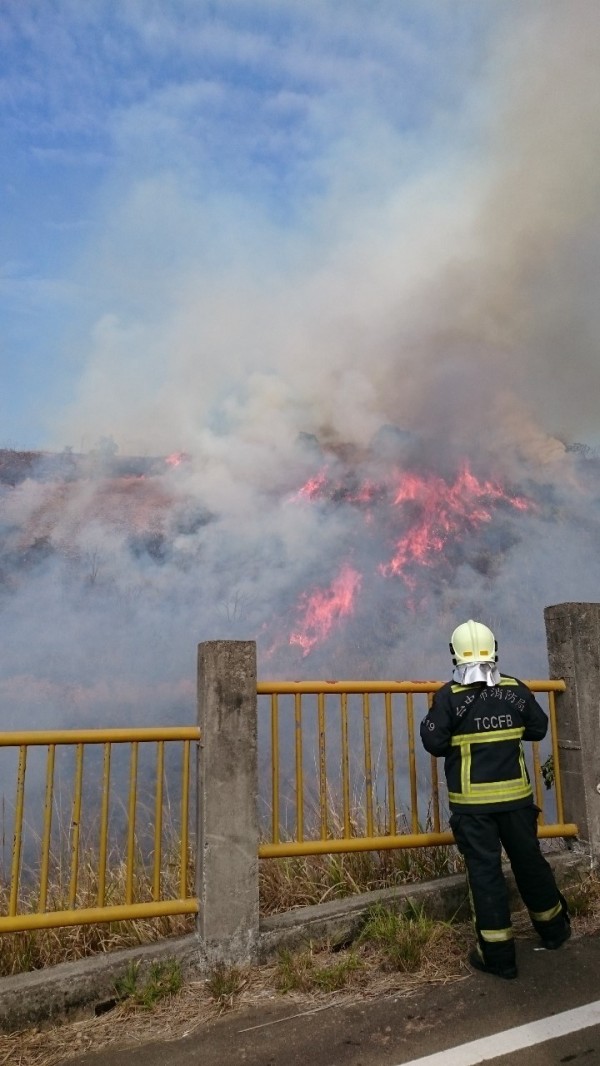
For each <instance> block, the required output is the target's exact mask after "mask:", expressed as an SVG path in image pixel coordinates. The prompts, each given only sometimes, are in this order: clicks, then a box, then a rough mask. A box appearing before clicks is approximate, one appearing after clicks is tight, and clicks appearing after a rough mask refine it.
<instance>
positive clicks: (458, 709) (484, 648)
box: [421, 619, 571, 978]
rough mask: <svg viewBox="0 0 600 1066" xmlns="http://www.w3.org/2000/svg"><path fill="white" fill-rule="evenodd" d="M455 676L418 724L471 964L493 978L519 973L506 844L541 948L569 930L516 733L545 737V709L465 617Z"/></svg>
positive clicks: (455, 646)
mask: <svg viewBox="0 0 600 1066" xmlns="http://www.w3.org/2000/svg"><path fill="white" fill-rule="evenodd" d="M450 653H451V655H452V662H453V663H454V671H453V675H452V681H450V682H448V683H447V684H445V685H444V686H443V687H442V688H441V689H440V690H439V691H438V692H436V694H435V696H434V698H433V702H432V705H431V708H430V710H429V712H428V714H427V716H426V718H424V720H423V722H422V723H421V740H422V741H423V745H424V747H425V748H426V750H427V751H428V752H430V753H431V755H435V756H442V755H443V756H444V757H445V773H446V781H447V784H448V800H449V805H450V811H451V817H450V827H451V829H452V831H453V833H454V838H455V840H456V844H457V846H458V849H459V851H460V853H461V855H462V856H463V858H464V860H465V865H466V868H467V880H468V884H469V897H470V901H471V908H472V912H473V921H474V925H475V931H476V934H477V946H476V949H475V950H474V951H473V952H471V954H470V956H469V962H470V964H471V965H472V966H474V967H475V968H476V969H477V970H483V971H485V972H486V973H491V974H494V975H496V976H498V977H505V978H513V977H516V976H517V965H516V955H515V945H514V940H513V931H512V927H511V920H510V909H509V903H508V890H507V885H506V882H505V880H504V875H503V872H502V865H501V851H502V848H504V851H505V852H506V855H507V856H508V859H509V861H510V864H511V867H512V870H513V873H514V876H515V881H516V883H517V887H518V889H519V892H520V894H521V897H522V899H523V902H524V903H525V905H526V907H527V909H528V911H529V916H530V919H531V922H532V924H533V926H534V928H535V930H536V932H537V933H538V934H539V935H540V937H541V939H542V943H543V945H544V947H545V948H549V949H554V948H559V947H560V946H561V944H563V943H564V942H565V940H567V939H568V938H569V936H570V935H571V926H570V920H569V913H568V909H567V904H566V901H565V899H564V898H563V896H562V895H561V894H560V892H559V890H558V888H557V885H556V881H555V880H554V874H553V872H552V868H551V867H550V865H549V863H548V862H547V861H546V859H545V858H544V856H543V855H542V853H541V851H540V846H539V843H538V839H537V818H538V814H539V808H538V807H536V806H535V805H534V802H533V789H532V787H531V783H530V780H529V775H528V772H527V767H526V765H525V757H524V753H523V746H522V743H521V742H522V741H523V740H542V738H543V737H544V736H545V735H546V731H547V728H548V717H547V715H546V714H545V712H544V711H543V710H542V708H541V707H540V705H539V703H538V702H537V700H536V699H535V698H534V696H533V693H532V692H531V690H530V689H529V688H527V686H526V685H524V684H523V682H522V681H519V680H518V679H517V678H516V677H508V676H507V675H506V674H501V673H500V671H499V669H498V666H497V663H498V644H497V641H496V640H495V638H494V634H493V633H492V631H491V630H490V629H488V627H487V626H486V625H484V624H483V623H482V622H474V621H473V620H472V619H470V620H469V621H468V622H464V623H463V624H462V625H459V626H457V628H456V629H455V630H454V632H453V634H452V639H451V642H450Z"/></svg>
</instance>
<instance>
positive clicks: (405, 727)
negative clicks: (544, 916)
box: [257, 681, 578, 858]
mask: <svg viewBox="0 0 600 1066" xmlns="http://www.w3.org/2000/svg"><path fill="white" fill-rule="evenodd" d="M442 684H443V682H441V681H440V682H436V681H422V682H415V681H371V682H369V681H298V682H296V681H265V682H260V683H259V684H258V685H257V693H258V696H259V698H260V697H264V696H268V697H270V729H269V734H270V745H271V789H270V797H269V799H270V809H271V819H270V820H271V839H270V842H268V843H263V844H262V845H261V846H260V848H259V856H260V857H261V858H275V857H283V856H291V855H317V854H330V853H341V852H352V851H379V850H387V849H391V848H414V847H431V846H435V845H440V844H445V845H447V844H452V843H453V841H454V837H453V835H452V833H451V832H450V830H449V829H444V828H443V824H444V821H445V819H444V817H443V815H444V813H445V812H443V810H442V794H443V789H444V788H445V786H444V785H443V784H441V783H440V777H439V775H438V761H437V759H435V758H434V757H432V756H427V755H425V753H424V752H423V751H422V749H421V745H420V744H417V742H416V729H415V700H416V699H418V700H419V701H420V702H421V703H422V714H421V717H423V716H424V714H425V712H426V710H427V706H428V704H429V703H430V702H431V699H432V697H433V694H434V693H435V692H436V691H437V690H438V689H439V688H441V686H442ZM527 684H528V686H529V688H531V689H532V690H533V691H534V692H536V693H546V694H547V700H548V713H549V720H550V730H549V735H550V743H551V755H552V763H553V774H554V786H553V791H552V797H553V803H554V809H555V815H556V818H555V820H554V821H551V822H549V821H548V819H547V809H548V807H549V806H550V803H549V801H548V799H547V792H546V789H545V786H544V782H543V779H542V766H541V761H540V746H539V744H533V745H531V748H532V753H531V774H532V781H533V787H534V794H535V801H536V803H537V806H538V807H539V808H540V811H541V813H540V818H539V825H538V835H539V836H540V837H574V836H577V832H578V829H577V826H576V825H574V824H573V823H565V821H564V811H563V797H562V786H561V780H560V765H559V759H558V737H557V727H556V707H555V694H556V693H557V692H563V691H564V690H565V684H564V682H563V681H528V682H527ZM307 697H314V698H316V700H315V699H312V700H310V701H309V700H308V699H307ZM353 698H354V703H353V707H352V713H351V709H350V706H349V702H350V700H352V699H353ZM402 698H403V699H404V713H402V709H399V708H398V703H399V702H400V700H401V699H402ZM374 701H376V702H377V703H378V706H377V708H375V707H374ZM307 702H310V707H309V708H308V710H307ZM259 703H260V699H259ZM333 703H337V713H336V711H335V708H334V710H333V713H332V704H333ZM282 704H284V706H283V707H282ZM334 716H335V718H336V719H337V721H336V722H334V721H333V717H334ZM307 719H310V721H311V725H312V735H311V736H310V738H307V735H306V734H307V725H306V723H307ZM375 719H377V721H378V725H377V729H376V730H375V732H376V734H377V735H376V737H374V726H375ZM282 720H283V727H282ZM351 724H352V725H353V727H354V729H353V732H354V734H355V736H356V740H357V744H356V745H354V746H353V745H352V744H351V740H350V733H351ZM328 727H329V728H328ZM334 727H335V733H334V732H333V729H334ZM284 737H285V738H286V739H287V748H288V749H290V750H289V751H288V762H289V763H290V764H291V765H293V772H292V773H291V776H290V778H289V780H288V785H287V788H288V790H287V791H286V793H285V795H284V805H285V809H286V810H285V816H283V812H282V776H283V773H284V767H283V766H282V746H283V739H284ZM290 737H291V738H292V739H291V740H290ZM374 739H375V743H376V746H377V749H378V754H377V759H376V764H377V765H376V766H375V765H374V755H373V752H374ZM356 746H359V747H360V748H361V749H362V750H361V751H360V753H359V758H358V759H356V760H355V761H354V765H353V761H352V758H351V754H352V751H353V750H354V748H355V747H356ZM330 748H333V755H332V754H330V751H329V749H330ZM307 756H308V757H309V760H310V767H309V771H308V773H307V771H306V769H305V764H306V760H307ZM332 764H335V773H332V772H330V770H331V766H332ZM333 778H335V781H333ZM352 778H353V780H352ZM353 785H354V789H355V793H356V789H358V793H359V795H358V801H357V802H356V803H355V804H354V806H353V807H352V808H351V795H352V789H353ZM311 789H312V790H313V791H314V793H315V796H314V803H313V808H314V809H313V821H314V823H315V828H314V830H313V831H312V832H309V833H307V832H306V806H307V793H308V792H309V791H310V790H311ZM400 789H402V790H403V793H404V797H405V804H404V807H403V809H402V810H400V809H399V806H398V793H399V790H400ZM424 803H426V808H427V815H426V818H425V823H426V829H425V830H424V829H423V823H422V819H421V816H420V811H419V806H420V804H421V808H422V809H423V807H424ZM357 807H358V808H359V809H358V811H357V809H356V808H357ZM334 809H335V810H336V811H337V812H338V813H337V815H336V819H335V820H336V823H337V824H336V826H335V827H334V826H332V824H331V822H332V811H333V810H334ZM288 814H289V818H290V820H291V822H292V826H291V829H290V828H289V827H288V824H287V822H288ZM282 817H283V822H284V825H285V829H284V832H283V833H282ZM399 822H401V823H402V827H401V831H399ZM282 835H283V836H284V837H285V839H283V840H282V839H281V838H282Z"/></svg>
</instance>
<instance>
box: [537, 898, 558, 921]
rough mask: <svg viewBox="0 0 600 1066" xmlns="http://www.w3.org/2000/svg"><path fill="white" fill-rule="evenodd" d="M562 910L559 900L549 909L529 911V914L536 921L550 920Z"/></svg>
mask: <svg viewBox="0 0 600 1066" xmlns="http://www.w3.org/2000/svg"><path fill="white" fill-rule="evenodd" d="M561 912H562V903H561V902H560V900H559V902H558V903H557V904H556V906H555V907H551V908H550V910H549V911H529V914H530V916H531V917H532V918H533V919H534V920H535V921H536V922H551V921H552V919H553V918H557V917H558V915H559V914H561Z"/></svg>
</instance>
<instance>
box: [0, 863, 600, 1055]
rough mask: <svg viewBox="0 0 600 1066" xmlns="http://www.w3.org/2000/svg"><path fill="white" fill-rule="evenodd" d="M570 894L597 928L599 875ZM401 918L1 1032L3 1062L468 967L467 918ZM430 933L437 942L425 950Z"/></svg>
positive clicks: (296, 1010) (447, 977)
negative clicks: (153, 993)
mask: <svg viewBox="0 0 600 1066" xmlns="http://www.w3.org/2000/svg"><path fill="white" fill-rule="evenodd" d="M566 895H567V899H568V900H569V904H570V906H571V910H572V914H573V935H574V937H582V936H591V935H594V934H597V933H599V932H600V878H598V877H597V876H596V875H595V874H589V875H588V876H587V877H586V878H584V879H583V880H582V881H581V882H580V883H578V884H577V885H575V886H571V887H570V888H569V889H568V891H567V892H566ZM403 920H404V922H405V927H402V918H401V919H400V925H398V924H397V923H398V917H397V916H396V917H395V918H394V919H393V920H391V921H388V920H387V919H386V916H385V915H384V914H383V913H381V912H380V911H378V912H377V913H373V914H372V915H371V925H372V931H373V930H374V931H375V935H371V936H368V935H365V936H361V937H359V938H358V939H357V941H355V942H354V944H351V945H349V946H348V947H347V948H345V949H343V950H341V951H339V950H335V948H332V947H331V946H330V945H328V944H322V945H315V944H311V945H309V946H308V947H307V948H305V949H303V951H300V952H297V953H291V952H282V953H281V954H280V956H279V958H278V959H277V960H276V961H274V962H272V963H270V964H268V965H264V966H261V967H257V968H253V969H246V970H242V969H239V968H236V969H235V970H233V969H232V970H226V969H220V970H216V971H214V972H213V973H212V974H211V975H208V976H207V977H206V978H204V979H201V980H193V981H186V982H184V983H183V986H182V987H181V989H180V990H179V991H178V992H176V993H174V994H166V995H165V996H164V997H163V998H161V999H160V1000H159V1001H157V1002H155V1003H154V1004H153V1005H152V1007H151V1009H148V1007H147V1006H141V1005H139V1004H136V1003H135V1001H134V997H130V998H129V999H126V1000H125V1001H123V1002H122V1003H119V1004H118V1005H117V1006H116V1007H115V1008H114V1009H113V1010H111V1011H110V1012H108V1013H106V1014H102V1015H100V1016H99V1017H97V1018H86V1019H84V1020H82V1021H76V1022H72V1023H64V1024H62V1025H58V1026H53V1027H51V1028H44V1029H37V1030H27V1031H24V1032H19V1033H12V1034H9V1035H0V1066H8V1064H10V1066H60V1064H63V1063H68V1061H69V1059H71V1058H75V1057H79V1056H81V1055H84V1054H86V1053H87V1052H92V1051H100V1050H103V1049H106V1048H113V1049H114V1050H117V1049H119V1048H124V1047H128V1046H129V1047H131V1046H141V1045H143V1044H146V1043H150V1042H153V1041H176V1040H181V1039H183V1038H184V1037H186V1036H189V1035H190V1034H191V1033H193V1032H195V1031H196V1030H198V1029H200V1028H202V1027H203V1026H205V1025H207V1024H208V1023H209V1022H211V1021H214V1020H215V1019H216V1018H218V1017H220V1016H221V1015H222V1014H223V1013H224V1012H225V1011H238V1012H241V1011H242V1010H247V1009H249V1008H260V1006H264V1005H265V1004H267V1003H268V1004H271V1005H272V1004H273V1003H279V1004H282V1003H285V1004H289V1007H290V1010H289V1012H286V1015H285V1017H286V1018H290V1017H293V1016H298V1015H309V1014H312V1013H316V1012H319V1011H321V1010H323V1009H326V1008H327V1007H330V1006H334V1005H336V1004H343V1003H349V1002H355V1001H357V1000H360V999H366V998H373V997H377V998H381V997H384V996H391V995H393V996H402V997H405V996H411V995H414V994H415V993H416V992H417V991H418V990H419V989H420V988H423V987H424V986H425V985H430V984H446V983H448V982H452V981H458V980H464V979H466V978H467V977H469V975H470V973H471V971H470V970H469V968H468V967H467V965H466V962H465V958H466V954H467V952H468V949H469V947H470V946H471V945H472V937H473V934H472V929H471V927H470V925H469V924H468V923H466V924H461V925H454V924H450V923H444V922H431V923H428V922H427V921H426V920H425V919H424V916H423V915H414V914H413V915H412V916H410V915H405V916H404V919H403ZM411 922H412V923H413V925H412V932H413V934H414V935H415V937H416V939H417V940H418V941H419V944H420V946H421V950H419V952H418V953H417V955H416V956H415V955H413V954H407V944H408V943H409V941H410V932H411V928H410V923H411ZM394 923H396V924H394ZM366 926H368V922H367V923H366ZM366 926H365V927H366ZM514 928H515V933H516V936H517V937H518V938H519V939H523V938H526V939H530V938H531V937H532V936H533V935H534V934H532V931H531V926H530V923H529V919H528V916H527V913H526V912H520V913H518V914H515V915H514ZM426 930H427V931H428V936H429V940H427V938H426V936H425V932H426ZM396 943H400V944H401V945H402V947H401V948H400V949H399V948H397V947H395V945H396ZM427 943H429V945H430V948H431V950H422V948H423V945H424V944H425V945H427ZM407 960H408V961H407ZM411 967H414V968H411ZM279 1020H281V1019H279ZM267 1024H275V1023H271V1022H269V1023H267Z"/></svg>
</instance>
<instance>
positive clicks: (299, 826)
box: [294, 692, 304, 842]
mask: <svg viewBox="0 0 600 1066" xmlns="http://www.w3.org/2000/svg"><path fill="white" fill-rule="evenodd" d="M302 739H303V738H302V694H301V693H300V692H296V693H295V695H294V743H295V755H296V840H298V841H300V842H301V841H303V840H304V777H303V769H302Z"/></svg>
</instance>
